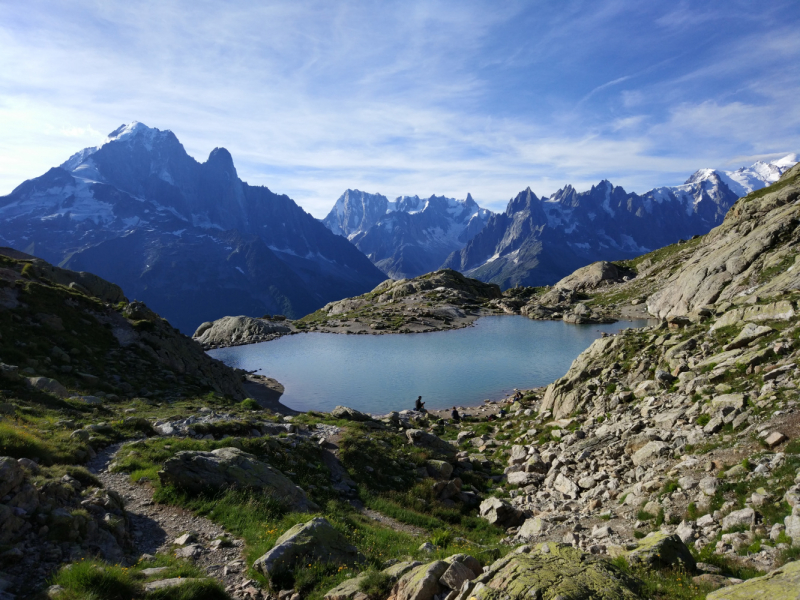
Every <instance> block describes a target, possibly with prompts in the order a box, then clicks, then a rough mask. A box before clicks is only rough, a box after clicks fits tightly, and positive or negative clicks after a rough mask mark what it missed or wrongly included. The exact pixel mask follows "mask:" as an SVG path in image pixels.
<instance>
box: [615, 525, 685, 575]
mask: <svg viewBox="0 0 800 600" xmlns="http://www.w3.org/2000/svg"><path fill="white" fill-rule="evenodd" d="M627 558H628V562H629V563H631V564H641V565H645V566H649V567H654V568H658V567H683V568H684V569H685V570H686V571H689V572H692V571H694V570H695V569H696V568H697V564H696V563H695V560H694V557H693V556H692V553H691V551H690V550H689V548H687V547H686V544H684V543H683V540H681V538H680V536H678V535H674V534H673V535H667V534H665V533H662V532H660V531H654V532H652V533H650V534H649V535H647V536H646V537H645V538H643V539H641V540H639V541H638V543H637V547H636V549H634V550H631V551H630V552H628V554H627Z"/></svg>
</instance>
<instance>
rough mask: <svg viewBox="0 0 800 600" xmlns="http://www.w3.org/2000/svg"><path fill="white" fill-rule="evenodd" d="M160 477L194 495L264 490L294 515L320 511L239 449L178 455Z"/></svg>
mask: <svg viewBox="0 0 800 600" xmlns="http://www.w3.org/2000/svg"><path fill="white" fill-rule="evenodd" d="M158 476H159V478H160V479H161V483H162V484H164V485H173V486H175V487H177V488H179V489H182V490H185V491H187V492H191V493H200V492H203V491H219V490H223V489H226V488H240V489H241V488H252V489H257V490H263V491H264V493H265V494H267V495H269V496H271V497H273V498H275V499H276V500H278V501H280V502H283V503H284V504H286V505H287V506H288V507H290V508H291V510H293V511H298V512H310V511H313V510H317V509H318V508H319V507H318V506H317V505H316V504H314V502H312V501H311V500H309V498H308V497H307V496H306V493H305V492H304V491H303V490H302V489H300V488H299V487H297V486H296V485H295V484H294V483H292V482H291V481H290V480H289V479H288V478H287V477H286V476H285V475H284V474H283V473H281V472H280V471H278V470H277V469H275V468H273V467H271V466H270V465H268V464H267V463H265V462H261V461H260V460H258V459H256V457H255V456H253V455H252V454H248V453H246V452H243V451H242V450H239V449H238V448H219V449H217V450H212V451H211V452H203V451H194V450H184V451H182V452H178V453H177V454H176V455H175V456H173V457H172V458H170V459H168V460H167V461H166V462H165V463H164V467H163V469H162V470H161V471H159V472H158Z"/></svg>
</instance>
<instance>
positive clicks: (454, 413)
mask: <svg viewBox="0 0 800 600" xmlns="http://www.w3.org/2000/svg"><path fill="white" fill-rule="evenodd" d="M450 417H451V418H452V419H453V421H455V422H456V423H459V422H460V421H461V415H459V414H458V410H456V407H455V406H454V407H453V411H452V412H451V413H450Z"/></svg>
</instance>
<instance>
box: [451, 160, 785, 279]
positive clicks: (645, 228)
mask: <svg viewBox="0 0 800 600" xmlns="http://www.w3.org/2000/svg"><path fill="white" fill-rule="evenodd" d="M792 160H793V159H792V158H791V156H789V157H786V158H785V159H783V160H782V161H777V162H778V163H780V166H777V165H771V168H770V169H766V172H765V173H764V174H761V175H759V174H758V173H759V172H760V171H764V169H760V168H759V167H760V164H759V163H756V165H753V167H751V168H750V170H748V171H747V173H749V174H750V175H748V176H749V177H750V178H749V179H747V181H749V183H748V184H747V186H748V187H747V189H748V190H749V189H752V188H754V187H757V184H758V183H759V182H760V183H761V187H763V185H768V184H770V183H773V182H774V181H776V180H777V177H776V175H779V174H780V173H783V172H784V171H785V170H786V168H787V167H788V166H791V164H794V163H793V162H792ZM739 174H740V175H741V177H740V179H741V178H742V177H744V171H742V172H741V173H739ZM757 177H761V178H762V179H758V178H757ZM742 181H744V179H742ZM732 182H733V180H732V179H731V176H730V174H726V173H722V172H718V171H713V170H710V169H702V170H700V171H697V172H696V173H695V174H694V175H692V176H691V177H690V178H689V179H688V180H687V181H686V183H685V184H683V185H680V186H673V187H660V188H655V189H653V190H650V191H649V192H646V193H644V194H642V195H639V194H635V193H629V192H626V191H625V190H624V189H622V188H621V187H618V186H614V185H613V184H611V183H610V182H609V181H602V182H600V183H599V184H598V185H596V186H593V187H592V189H590V190H588V191H585V192H578V191H577V190H575V189H574V188H573V187H572V186H567V187H565V188H563V189H561V190H559V191H557V192H556V193H555V194H552V195H551V196H550V197H549V198H538V197H537V196H536V194H534V193H533V192H532V191H531V190H530V188H528V189H527V190H524V191H523V192H520V193H519V194H518V195H517V196H516V197H515V198H513V199H512V200H511V201H509V204H508V207H507V208H506V211H505V212H504V213H500V214H497V215H494V216H492V217H491V218H490V220H489V221H488V222H487V224H486V227H485V228H484V229H483V230H482V231H481V232H480V233H479V234H478V235H476V236H475V237H474V238H473V239H472V240H470V241H469V243H468V244H467V245H466V246H465V247H464V248H463V249H461V250H460V251H458V252H455V253H453V254H452V255H451V256H450V257H448V259H447V261H446V262H445V263H444V265H443V266H445V267H448V268H452V269H456V270H458V271H461V272H463V273H465V274H466V275H468V276H470V277H475V278H477V279H481V280H482V281H488V282H492V283H497V284H498V285H500V287H501V288H503V289H507V288H509V287H514V286H517V285H523V286H542V285H552V284H553V283H555V282H556V281H558V280H559V279H561V278H562V277H564V276H566V275H568V274H569V273H570V272H572V271H574V270H576V269H578V268H580V267H582V266H584V265H587V264H589V263H592V262H595V261H597V260H605V261H612V260H623V259H630V258H633V257H635V256H639V255H641V254H643V253H645V252H648V251H650V250H654V249H656V248H660V247H663V246H666V245H669V244H672V243H675V242H677V241H678V240H680V239H689V238H691V237H693V236H695V235H702V234H705V233H707V232H708V231H709V230H711V229H712V228H713V227H715V226H716V225H718V224H720V223H721V222H722V219H723V217H724V216H725V214H726V213H727V211H728V209H729V207H730V206H732V205H733V204H734V203H735V202H736V200H737V199H738V198H739V197H740V196H741V195H743V193H741V192H743V191H744V190H745V187H742V185H740V184H738V183H732ZM728 184H730V185H731V186H734V187H735V188H736V190H737V191H733V189H732V188H731V187H730V186H729V185H728Z"/></svg>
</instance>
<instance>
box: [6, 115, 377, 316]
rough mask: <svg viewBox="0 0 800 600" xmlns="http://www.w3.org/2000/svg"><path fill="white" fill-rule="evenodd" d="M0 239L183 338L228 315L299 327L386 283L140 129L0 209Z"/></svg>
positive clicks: (257, 195) (122, 133)
mask: <svg viewBox="0 0 800 600" xmlns="http://www.w3.org/2000/svg"><path fill="white" fill-rule="evenodd" d="M0 240H3V242H4V243H5V244H6V245H9V246H11V247H15V248H17V249H19V250H23V251H25V252H27V253H29V254H33V255H36V256H39V257H40V258H43V259H45V260H48V261H49V262H51V263H54V264H59V265H61V266H65V267H67V268H70V269H73V270H79V271H89V272H92V273H95V274H97V275H100V276H102V277H104V278H106V279H108V280H110V281H113V282H115V283H117V284H119V285H120V286H122V287H123V288H124V289H125V290H126V291H127V293H128V294H130V295H131V296H132V297H135V298H138V299H141V300H143V301H146V302H147V303H148V304H150V305H151V306H153V307H154V308H155V309H156V310H157V311H158V312H159V313H161V314H163V315H165V316H166V317H167V318H168V319H170V321H171V322H172V323H174V324H175V325H176V326H178V327H179V328H180V329H182V330H184V331H187V332H192V331H194V330H195V329H196V328H197V326H198V325H199V324H200V323H202V322H204V321H208V320H209V319H213V318H217V317H221V316H223V315H226V314H235V313H245V314H264V313H270V314H273V313H282V314H288V315H289V316H294V317H299V316H302V315H304V314H306V313H308V312H311V311H313V310H315V309H317V308H319V307H320V306H322V305H324V304H325V303H326V302H329V301H331V300H335V299H339V298H342V297H345V296H352V295H355V294H358V293H362V292H364V291H366V290H369V289H372V288H373V287H374V286H375V285H376V284H378V283H380V281H382V280H383V279H384V276H383V275H382V273H381V272H380V271H379V270H378V269H377V268H375V267H374V266H373V265H372V264H371V263H370V262H369V260H367V259H366V258H365V257H364V256H363V255H362V254H361V253H360V252H359V251H358V250H357V249H356V248H353V246H352V245H351V244H349V243H348V242H347V241H346V240H343V239H342V238H341V237H339V236H335V235H333V234H332V233H330V232H329V231H328V230H327V229H326V228H325V227H324V226H323V225H321V224H320V223H319V222H318V221H317V220H316V219H314V218H313V217H312V216H311V215H309V214H308V213H306V212H305V211H304V210H303V209H302V208H300V207H299V206H298V205H297V204H296V203H295V202H294V201H292V200H291V199H290V198H288V197H287V196H285V195H278V194H275V193H273V192H272V191H270V190H269V189H268V188H266V187H256V186H250V185H248V184H247V183H245V182H243V181H241V179H239V177H238V175H237V172H236V168H235V166H234V164H233V159H232V157H231V155H230V153H229V152H228V151H227V150H225V149H224V148H215V149H214V150H213V151H212V152H211V153H210V155H209V157H208V160H207V161H206V162H204V163H199V162H197V161H196V160H195V159H194V158H192V157H190V156H189V155H188V154H187V153H186V151H185V150H184V148H183V146H182V145H181V144H180V142H179V141H178V139H177V137H176V136H175V135H174V134H173V133H172V132H170V131H160V130H158V129H154V128H150V127H147V126H145V125H143V124H141V123H136V122H134V123H132V124H130V125H125V126H122V127H120V128H119V129H117V130H115V131H114V132H112V133H111V134H110V135H109V137H108V139H107V140H106V141H105V142H104V143H103V144H102V145H100V146H98V147H96V148H86V149H84V150H82V151H80V152H78V153H76V154H75V155H73V156H72V157H71V158H70V159H68V160H67V161H66V162H65V163H64V164H62V165H61V166H60V167H56V168H53V169H51V170H50V171H48V172H47V173H45V174H44V175H42V176H41V177H37V178H35V179H32V180H30V181H26V182H24V183H23V184H21V185H20V186H18V187H17V188H16V189H15V190H14V191H13V192H12V193H11V194H9V195H8V196H5V197H2V198H0Z"/></svg>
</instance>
